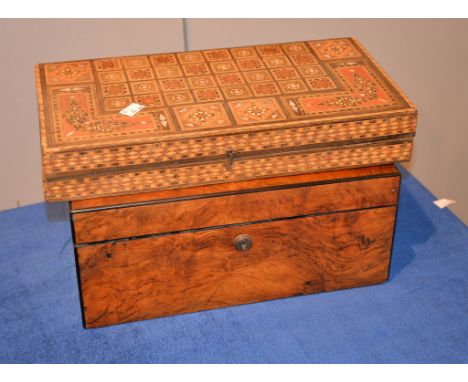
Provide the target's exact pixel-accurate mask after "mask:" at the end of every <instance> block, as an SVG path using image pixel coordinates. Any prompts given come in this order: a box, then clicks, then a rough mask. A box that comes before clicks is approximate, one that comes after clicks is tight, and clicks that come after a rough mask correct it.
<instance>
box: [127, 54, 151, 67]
mask: <svg viewBox="0 0 468 382" xmlns="http://www.w3.org/2000/svg"><path fill="white" fill-rule="evenodd" d="M122 62H123V64H124V67H125V68H130V69H131V68H145V67H148V66H149V60H148V57H146V56H135V57H124V58H122Z"/></svg>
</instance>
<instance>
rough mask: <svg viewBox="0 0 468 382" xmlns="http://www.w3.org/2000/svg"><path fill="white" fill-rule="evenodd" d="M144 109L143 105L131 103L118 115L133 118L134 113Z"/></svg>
mask: <svg viewBox="0 0 468 382" xmlns="http://www.w3.org/2000/svg"><path fill="white" fill-rule="evenodd" d="M143 108H144V106H143V105H139V104H137V103H131V104H130V105H128V106H127V107H126V108H124V109H122V110H120V111H119V113H120V114H123V115H126V116H127V117H133V116H134V115H135V114H136V113H138V112H139V111H141V110H142V109H143Z"/></svg>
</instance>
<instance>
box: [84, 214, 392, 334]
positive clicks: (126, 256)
mask: <svg viewBox="0 0 468 382" xmlns="http://www.w3.org/2000/svg"><path fill="white" fill-rule="evenodd" d="M395 209H396V207H382V208H374V209H367V210H360V211H351V212H343V213H332V214H325V215H318V216H309V217H297V218H291V219H280V220H276V221H270V222H265V223H257V224H247V225H239V226H232V227H228V228H223V229H208V230H201V231H197V232H186V233H180V234H172V235H162V236H155V237H148V238H142V239H134V240H128V241H117V242H109V243H105V244H96V245H90V246H83V247H79V248H77V258H78V264H79V268H80V279H81V280H80V281H81V287H82V300H83V307H84V317H85V322H86V326H87V327H99V326H105V325H111V324H118V323H123V322H129V321H135V320H141V319H148V318H154V317H159V316H166V315H173V314H179V313H187V312H194V311H199V310H205V309H212V308H218V307H224V306H230V305H238V304H246V303H252V302H257V301H263V300H270V299H276V298H281V297H288V296H295V295H301V294H308V293H316V292H322V291H330V290H337V289H343V288H351V287H356V286H362V285H370V284H375V283H379V282H383V281H385V280H386V279H387V276H388V267H389V261H390V251H391V244H392V236H393V226H394V219H395ZM246 235H247V236H246Z"/></svg>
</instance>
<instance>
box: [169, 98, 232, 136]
mask: <svg viewBox="0 0 468 382" xmlns="http://www.w3.org/2000/svg"><path fill="white" fill-rule="evenodd" d="M174 114H175V116H176V118H177V121H178V122H179V125H180V127H181V128H182V130H192V129H209V128H216V127H227V126H230V125H231V121H230V119H229V117H228V115H227V113H226V110H225V109H224V106H223V104H222V103H219V102H218V103H208V104H201V105H189V106H183V107H175V108H174Z"/></svg>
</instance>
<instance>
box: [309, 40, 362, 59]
mask: <svg viewBox="0 0 468 382" xmlns="http://www.w3.org/2000/svg"><path fill="white" fill-rule="evenodd" d="M309 45H310V46H311V47H312V49H313V50H314V52H315V53H316V54H317V55H318V57H319V58H320V59H322V60H331V59H343V58H355V57H358V56H360V54H359V52H358V50H357V49H356V48H355V47H354V46H353V45H352V44H351V42H350V41H349V40H347V39H336V40H323V41H310V42H309Z"/></svg>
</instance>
